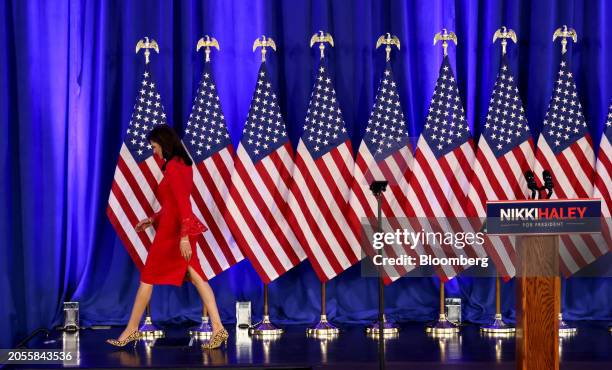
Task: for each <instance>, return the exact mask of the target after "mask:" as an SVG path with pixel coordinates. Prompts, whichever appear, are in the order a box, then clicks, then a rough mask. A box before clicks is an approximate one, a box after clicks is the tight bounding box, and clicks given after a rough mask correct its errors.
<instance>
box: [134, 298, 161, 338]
mask: <svg viewBox="0 0 612 370" xmlns="http://www.w3.org/2000/svg"><path fill="white" fill-rule="evenodd" d="M138 330H139V331H140V335H142V337H143V338H144V339H157V338H163V337H164V335H165V334H164V331H163V330H161V329H158V328H157V327H156V326H155V325H154V324H153V320H151V305H149V304H147V313H146V316H145V320H144V323H143V324H142V326H141V327H140V329H138Z"/></svg>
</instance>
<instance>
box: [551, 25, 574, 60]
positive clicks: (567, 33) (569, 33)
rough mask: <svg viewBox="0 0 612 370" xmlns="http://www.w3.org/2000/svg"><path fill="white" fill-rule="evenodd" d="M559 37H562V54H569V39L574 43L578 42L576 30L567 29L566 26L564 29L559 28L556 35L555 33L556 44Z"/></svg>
mask: <svg viewBox="0 0 612 370" xmlns="http://www.w3.org/2000/svg"><path fill="white" fill-rule="evenodd" d="M558 37H561V54H565V53H566V52H567V39H568V38H571V39H572V41H574V43H577V42H578V34H577V33H576V30H575V29H573V28H569V27H567V25H565V24H564V25H563V26H562V27H559V28H557V29H556V30H555V33H553V42H555V40H556V39H557V38H558Z"/></svg>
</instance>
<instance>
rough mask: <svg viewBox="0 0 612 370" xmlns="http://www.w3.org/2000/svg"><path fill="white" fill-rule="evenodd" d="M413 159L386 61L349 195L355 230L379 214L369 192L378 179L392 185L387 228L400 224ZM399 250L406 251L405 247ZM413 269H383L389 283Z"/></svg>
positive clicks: (386, 198)
mask: <svg viewBox="0 0 612 370" xmlns="http://www.w3.org/2000/svg"><path fill="white" fill-rule="evenodd" d="M412 159H413V157H412V145H411V142H410V136H409V134H408V129H407V126H406V121H405V119H404V114H403V112H402V107H401V104H400V97H399V93H398V87H397V82H396V81H395V79H394V78H393V72H392V70H391V65H390V64H389V63H387V65H386V67H385V71H384V74H383V76H382V78H381V80H380V84H379V87H378V92H377V94H376V100H375V102H374V107H373V109H372V112H371V113H370V118H369V120H368V124H367V126H366V132H365V134H364V137H363V141H362V143H361V145H360V146H359V150H358V152H357V157H356V159H355V169H354V171H353V183H352V185H351V194H350V197H349V205H350V212H349V217H351V219H352V220H353V221H352V227H353V229H354V230H358V232H359V233H361V227H362V226H361V225H362V224H364V225H366V226H368V227H369V226H372V225H371V223H372V221H373V220H374V219H375V218H376V216H377V214H378V213H377V212H378V205H377V200H376V197H375V196H374V195H373V194H372V192H371V191H370V184H371V183H372V182H373V181H376V180H383V181H384V180H386V181H388V182H389V185H390V186H388V188H387V191H385V192H384V193H383V194H382V203H381V207H382V215H383V217H385V219H386V220H390V223H387V222H385V225H386V226H385V230H387V228H397V227H399V226H398V225H396V224H395V220H397V219H399V218H402V217H405V216H406V215H405V214H404V213H403V210H402V209H401V208H399V207H398V206H397V205H398V204H400V202H401V201H402V200H403V199H404V198H405V194H404V193H403V192H402V189H401V185H402V184H404V183H406V182H407V179H408V178H409V176H410V171H409V169H410V166H411V164H412ZM361 242H362V243H363V244H362V245H365V244H366V241H364V240H361ZM383 251H384V253H386V254H387V255H388V256H389V257H394V256H395V255H396V252H397V251H396V248H395V246H388V247H387V248H385V249H384V250H383ZM370 252H372V251H369V252H368V251H366V253H368V254H370ZM399 253H403V250H400V251H399ZM411 269H412V267H411V266H390V265H386V266H385V268H384V269H383V270H382V271H381V272H382V274H383V277H384V279H385V283H387V284H388V283H390V282H392V281H394V280H395V279H396V278H397V277H399V276H402V275H404V274H405V273H407V272H408V271H409V270H411Z"/></svg>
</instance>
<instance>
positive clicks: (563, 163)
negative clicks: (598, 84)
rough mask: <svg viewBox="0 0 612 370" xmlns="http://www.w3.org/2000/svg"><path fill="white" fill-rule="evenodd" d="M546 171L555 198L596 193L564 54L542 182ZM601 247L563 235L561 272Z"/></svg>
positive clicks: (548, 121) (547, 128) (543, 144)
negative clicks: (548, 173)
mask: <svg viewBox="0 0 612 370" xmlns="http://www.w3.org/2000/svg"><path fill="white" fill-rule="evenodd" d="M543 170H548V171H550V173H551V175H552V177H553V181H554V184H555V187H554V195H553V198H557V199H567V198H588V197H590V196H591V195H592V194H593V179H594V175H595V154H594V151H593V142H592V139H591V136H590V134H589V132H588V128H587V124H586V121H585V119H584V116H583V114H582V107H581V105H580V101H579V100H578V92H577V90H576V84H575V83H574V78H573V77H572V72H571V71H570V69H569V66H568V63H567V60H566V58H565V55H564V56H563V57H562V59H561V66H560V68H559V75H558V77H557V81H556V82H555V88H554V91H553V94H552V98H551V100H550V103H549V106H548V111H547V112H546V117H545V119H544V126H543V129H542V134H541V135H540V138H539V140H538V146H537V154H536V164H535V174H536V176H538V178H539V180H540V182H541V183H543V181H542V177H541V173H542V171H543ZM601 244H602V243H597V242H596V241H595V240H594V239H593V237H592V236H590V235H573V236H567V235H565V236H561V241H560V245H559V255H560V268H561V271H562V273H563V274H564V275H565V276H569V275H571V274H573V273H575V272H576V271H578V270H579V269H580V268H582V267H584V266H586V265H588V264H589V263H591V262H593V261H594V260H595V259H596V258H597V257H599V256H601V255H602V254H603V253H605V252H606V251H607V250H608V248H607V247H606V246H605V245H601Z"/></svg>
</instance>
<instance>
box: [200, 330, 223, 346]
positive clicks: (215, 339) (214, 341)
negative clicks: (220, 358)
mask: <svg viewBox="0 0 612 370" xmlns="http://www.w3.org/2000/svg"><path fill="white" fill-rule="evenodd" d="M227 338H229V333H228V332H227V330H225V328H224V329H221V330H219V331H218V332H216V333H215V334H214V335H213V336H212V338H210V340H209V341H208V343H204V344H202V349H215V348H219V347H221V345H222V344H224V345H225V348H227Z"/></svg>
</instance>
